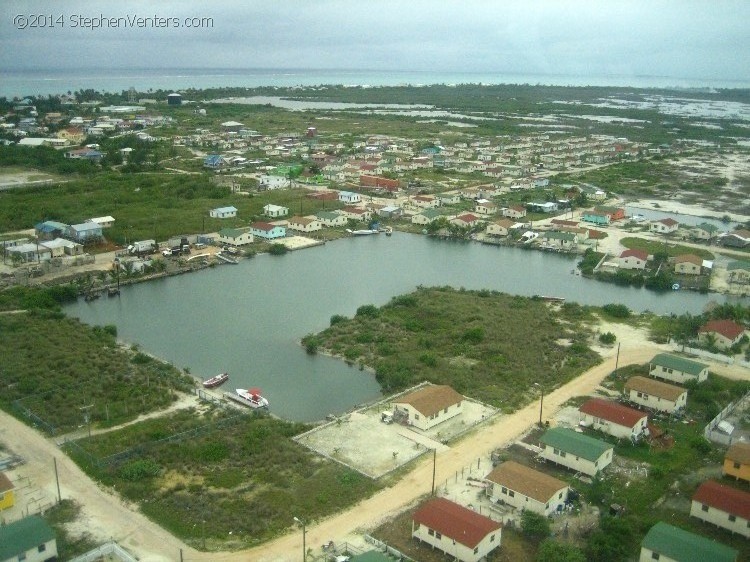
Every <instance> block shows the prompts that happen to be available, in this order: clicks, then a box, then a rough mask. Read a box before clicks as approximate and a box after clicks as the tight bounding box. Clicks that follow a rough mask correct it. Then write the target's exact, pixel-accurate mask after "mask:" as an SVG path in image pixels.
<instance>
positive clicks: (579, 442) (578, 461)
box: [540, 427, 614, 476]
mask: <svg viewBox="0 0 750 562" xmlns="http://www.w3.org/2000/svg"><path fill="white" fill-rule="evenodd" d="M540 442H541V445H542V452H541V453H540V455H541V456H542V458H544V459H547V460H548V461H551V462H553V463H555V464H559V465H562V466H566V467H568V468H570V469H572V470H575V471H576V472H582V473H584V474H588V475H589V476H595V475H596V474H597V473H598V472H600V471H602V470H604V469H605V468H606V467H607V466H609V464H610V463H611V462H612V456H613V450H614V446H612V445H610V444H609V443H606V442H604V441H601V440H599V439H594V438H593V437H589V436H588V435H583V434H582V433H578V432H576V431H573V430H572V429H567V428H563V427H553V428H551V429H548V430H547V431H546V432H545V433H544V435H542V437H541V438H540Z"/></svg>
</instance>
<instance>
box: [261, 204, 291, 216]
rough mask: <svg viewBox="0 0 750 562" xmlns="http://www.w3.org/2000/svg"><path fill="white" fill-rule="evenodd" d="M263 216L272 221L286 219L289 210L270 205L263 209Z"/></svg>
mask: <svg viewBox="0 0 750 562" xmlns="http://www.w3.org/2000/svg"><path fill="white" fill-rule="evenodd" d="M263 214H264V215H266V216H267V217H270V218H272V219H275V218H278V217H285V216H287V215H288V214H289V209H288V208H286V207H282V206H281V205H272V204H271V203H269V204H268V205H265V206H264V207H263Z"/></svg>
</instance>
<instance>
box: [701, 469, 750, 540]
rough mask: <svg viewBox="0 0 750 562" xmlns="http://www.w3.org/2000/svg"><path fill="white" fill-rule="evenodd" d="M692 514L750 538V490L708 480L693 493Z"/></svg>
mask: <svg viewBox="0 0 750 562" xmlns="http://www.w3.org/2000/svg"><path fill="white" fill-rule="evenodd" d="M690 515H691V516H692V517H697V518H698V519H701V520H703V521H705V522H706V523H711V524H713V525H716V526H717V527H721V528H722V529H726V530H727V531H730V532H732V533H737V534H739V535H742V536H743V537H748V538H750V492H745V491H744V490H740V489H738V488H732V487H731V486H725V485H723V484H719V483H718V482H715V481H713V480H708V481H706V482H704V483H703V484H701V485H700V486H699V487H698V489H697V490H696V492H695V494H694V495H693V501H692V502H691V505H690Z"/></svg>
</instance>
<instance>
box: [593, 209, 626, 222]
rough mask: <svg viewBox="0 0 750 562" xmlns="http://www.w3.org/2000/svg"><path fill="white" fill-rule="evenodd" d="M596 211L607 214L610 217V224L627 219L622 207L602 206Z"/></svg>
mask: <svg viewBox="0 0 750 562" xmlns="http://www.w3.org/2000/svg"><path fill="white" fill-rule="evenodd" d="M594 211H596V212H598V213H602V214H605V215H609V221H610V222H614V221H619V220H623V219H624V218H625V209H623V208H622V207H605V206H600V207H595V208H594Z"/></svg>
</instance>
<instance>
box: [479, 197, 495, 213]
mask: <svg viewBox="0 0 750 562" xmlns="http://www.w3.org/2000/svg"><path fill="white" fill-rule="evenodd" d="M474 212H475V213H479V214H480V215H494V214H495V213H497V204H495V203H493V202H492V201H488V200H487V199H479V200H478V201H477V202H476V204H475V205H474Z"/></svg>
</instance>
